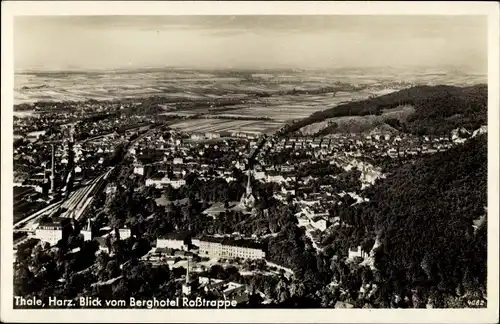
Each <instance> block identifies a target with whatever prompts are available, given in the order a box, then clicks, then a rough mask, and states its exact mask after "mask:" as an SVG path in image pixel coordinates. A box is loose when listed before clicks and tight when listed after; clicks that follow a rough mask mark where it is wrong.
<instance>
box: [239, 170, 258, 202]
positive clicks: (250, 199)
mask: <svg viewBox="0 0 500 324" xmlns="http://www.w3.org/2000/svg"><path fill="white" fill-rule="evenodd" d="M247 178H248V180H247V188H246V192H245V194H244V195H243V197H241V200H240V207H241V208H243V209H246V210H249V209H253V207H254V206H255V197H254V195H253V193H252V170H251V169H248V171H247Z"/></svg>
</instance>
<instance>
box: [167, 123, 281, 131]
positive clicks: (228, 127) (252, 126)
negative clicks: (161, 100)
mask: <svg viewBox="0 0 500 324" xmlns="http://www.w3.org/2000/svg"><path fill="white" fill-rule="evenodd" d="M281 126H282V123H279V122H275V121H266V120H231V119H191V120H186V121H182V122H180V123H176V124H173V125H171V126H170V127H171V128H173V129H175V130H178V131H182V132H187V133H206V132H213V133H219V132H230V133H232V132H240V133H249V134H271V133H273V132H275V131H276V130H277V129H278V128H280V127H281Z"/></svg>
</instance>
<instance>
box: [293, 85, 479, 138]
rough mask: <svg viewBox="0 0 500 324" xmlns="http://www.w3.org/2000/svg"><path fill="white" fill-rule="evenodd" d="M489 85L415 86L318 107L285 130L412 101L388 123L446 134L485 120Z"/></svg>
mask: <svg viewBox="0 0 500 324" xmlns="http://www.w3.org/2000/svg"><path fill="white" fill-rule="evenodd" d="M487 103H488V87H487V85H485V84H480V85H474V86H469V87H456V86H446V85H438V86H415V87H411V88H408V89H403V90H400V91H397V92H393V93H390V94H387V95H383V96H379V97H374V98H369V99H366V100H362V101H355V102H349V103H345V104H341V105H339V106H336V107H333V108H330V109H326V110H323V111H318V112H315V113H313V114H312V115H311V116H309V117H307V118H305V119H302V120H300V121H298V122H296V123H294V124H292V125H290V126H288V127H287V129H286V130H285V131H284V133H285V134H288V133H293V132H296V131H298V130H299V129H301V128H302V127H304V126H307V125H311V124H314V123H318V122H321V121H325V120H327V119H329V118H334V117H344V116H367V115H382V114H383V112H384V110H386V109H392V108H397V107H399V106H403V105H411V106H413V107H414V109H415V111H414V113H413V114H412V115H410V117H409V118H408V119H407V120H405V121H404V122H403V121H399V120H397V119H395V120H392V121H389V122H388V124H389V125H390V126H392V127H394V128H396V129H398V130H400V131H404V132H408V133H414V134H447V133H449V131H451V130H452V129H454V128H457V127H465V128H469V129H477V128H479V127H480V126H481V125H485V124H486V123H487V119H488V117H487V112H488V104H487Z"/></svg>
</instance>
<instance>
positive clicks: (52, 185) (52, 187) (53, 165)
mask: <svg viewBox="0 0 500 324" xmlns="http://www.w3.org/2000/svg"><path fill="white" fill-rule="evenodd" d="M51 146H52V162H51V163H52V164H51V165H50V192H54V178H55V174H54V173H55V157H54V155H55V152H54V144H51Z"/></svg>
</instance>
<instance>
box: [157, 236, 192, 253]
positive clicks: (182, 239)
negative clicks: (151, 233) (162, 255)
mask: <svg viewBox="0 0 500 324" xmlns="http://www.w3.org/2000/svg"><path fill="white" fill-rule="evenodd" d="M189 239H190V235H189V233H184V232H182V233H169V234H167V235H164V236H162V237H159V238H158V239H157V240H156V247H157V248H170V249H176V250H182V251H187V250H188V249H189Z"/></svg>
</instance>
